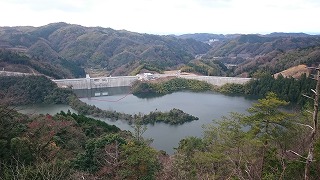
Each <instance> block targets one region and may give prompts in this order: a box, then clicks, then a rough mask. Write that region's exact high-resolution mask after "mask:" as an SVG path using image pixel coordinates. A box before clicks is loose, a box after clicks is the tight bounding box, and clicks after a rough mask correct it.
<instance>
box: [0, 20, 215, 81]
mask: <svg viewBox="0 0 320 180" xmlns="http://www.w3.org/2000/svg"><path fill="white" fill-rule="evenodd" d="M0 48H6V49H13V50H16V51H20V52H26V53H27V54H28V55H29V56H30V57H32V58H36V59H41V60H45V61H48V62H51V61H55V60H56V59H57V58H59V57H60V58H63V59H66V60H69V61H73V62H76V63H77V64H79V66H83V67H86V68H89V67H94V68H101V69H102V68H104V69H106V70H108V71H109V72H110V74H113V75H119V74H120V75H124V74H129V73H130V72H131V71H133V70H134V69H136V68H137V67H139V66H141V65H144V64H147V65H149V66H151V67H153V68H154V69H165V68H168V67H173V66H176V65H179V64H185V63H188V62H189V61H190V60H192V59H194V57H195V55H197V54H204V53H206V52H207V51H208V50H209V49H210V48H211V47H210V46H209V45H208V44H205V43H202V42H199V41H196V40H193V39H178V38H175V37H173V36H158V35H150V34H139V33H134V32H129V31H125V30H120V31H118V30H113V29H110V28H102V27H83V26H80V25H73V24H67V23H53V24H48V25H46V26H41V27H0Z"/></svg>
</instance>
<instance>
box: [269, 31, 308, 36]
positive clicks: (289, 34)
mask: <svg viewBox="0 0 320 180" xmlns="http://www.w3.org/2000/svg"><path fill="white" fill-rule="evenodd" d="M264 36H265V37H309V36H312V35H310V34H306V33H284V32H273V33H270V34H266V35H264Z"/></svg>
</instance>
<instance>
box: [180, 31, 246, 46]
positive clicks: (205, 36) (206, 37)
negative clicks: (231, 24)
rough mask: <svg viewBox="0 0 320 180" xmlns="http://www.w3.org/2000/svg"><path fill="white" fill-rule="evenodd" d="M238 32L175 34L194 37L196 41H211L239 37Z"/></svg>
mask: <svg viewBox="0 0 320 180" xmlns="http://www.w3.org/2000/svg"><path fill="white" fill-rule="evenodd" d="M239 36H240V34H226V35H224V34H210V33H195V34H182V35H179V36H176V37H178V38H181V39H194V40H197V41H201V42H205V43H209V44H210V43H212V41H223V40H227V39H234V38H236V37H239Z"/></svg>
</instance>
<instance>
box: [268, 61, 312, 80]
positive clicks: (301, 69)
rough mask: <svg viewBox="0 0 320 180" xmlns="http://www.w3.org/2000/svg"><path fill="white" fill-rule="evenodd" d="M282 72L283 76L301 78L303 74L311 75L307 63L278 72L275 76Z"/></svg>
mask: <svg viewBox="0 0 320 180" xmlns="http://www.w3.org/2000/svg"><path fill="white" fill-rule="evenodd" d="M280 74H282V76H283V77H293V78H299V77H300V76H301V75H302V74H307V76H309V70H308V69H307V66H306V65H304V64H302V65H298V66H294V67H291V68H289V69H286V70H284V71H281V72H279V73H276V74H274V75H273V76H274V77H275V78H277V77H278V76H279V75H280Z"/></svg>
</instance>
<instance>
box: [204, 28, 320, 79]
mask: <svg viewBox="0 0 320 180" xmlns="http://www.w3.org/2000/svg"><path fill="white" fill-rule="evenodd" d="M319 49H320V36H305V37H292V36H280V37H276V36H272V37H270V36H262V35H254V34H251V35H241V36H240V37H238V38H235V39H232V40H229V41H224V42H220V44H216V45H215V46H214V47H213V48H212V49H211V50H210V51H209V52H208V53H206V55H204V56H203V58H206V59H212V58H213V59H216V60H219V61H220V62H222V63H225V64H233V65H235V66H234V69H233V72H232V74H231V75H242V76H248V75H250V74H251V75H252V74H253V73H255V72H257V71H258V70H262V69H264V70H267V71H270V72H272V73H277V72H280V71H283V70H285V69H287V68H290V67H292V66H296V65H299V64H307V65H312V64H315V63H319V62H320V61H319V59H320V54H319Z"/></svg>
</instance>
